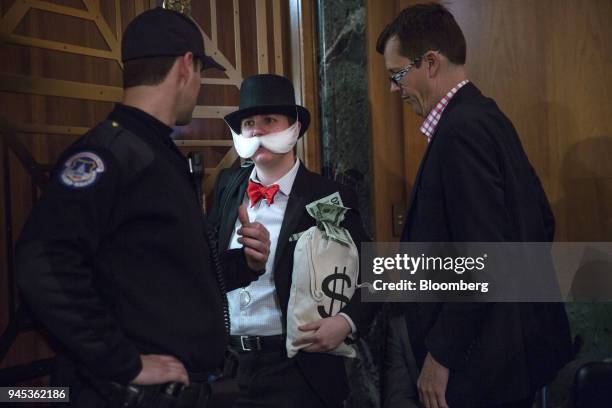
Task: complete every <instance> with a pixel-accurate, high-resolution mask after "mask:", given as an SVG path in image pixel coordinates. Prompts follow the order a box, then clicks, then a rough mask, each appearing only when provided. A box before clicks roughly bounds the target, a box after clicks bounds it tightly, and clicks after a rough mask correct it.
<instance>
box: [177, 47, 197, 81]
mask: <svg viewBox="0 0 612 408" xmlns="http://www.w3.org/2000/svg"><path fill="white" fill-rule="evenodd" d="M197 63H198V61H197V60H196V59H194V56H193V53H192V52H187V53H185V54H184V55H183V56H181V57H178V58H177V61H176V62H175V64H178V75H179V82H181V83H183V82H188V81H189V79H190V78H191V76H192V75H194V73H197V74H199V72H200V71H199V70H197Z"/></svg>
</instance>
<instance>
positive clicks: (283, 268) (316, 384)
mask: <svg viewBox="0 0 612 408" xmlns="http://www.w3.org/2000/svg"><path fill="white" fill-rule="evenodd" d="M252 169H253V166H248V167H244V168H239V169H228V170H224V171H222V172H221V173H220V174H219V176H218V178H217V181H216V185H215V192H214V198H213V199H214V204H213V211H212V213H211V219H212V221H213V222H215V223H216V224H217V225H218V228H219V231H218V235H219V247H220V248H227V246H228V245H229V241H230V238H231V234H232V231H233V228H234V225H235V223H236V218H237V214H238V213H237V210H238V206H239V205H240V204H242V201H243V199H244V193H245V191H246V188H247V184H248V179H249V175H250V174H251V171H252ZM226 189H229V191H227V192H225V190H226ZM336 191H338V192H339V193H340V196H341V197H342V201H343V203H344V205H345V206H346V207H349V208H351V210H349V211H348V212H347V214H346V218H345V220H344V222H343V224H342V225H343V226H344V227H345V228H346V229H348V231H349V232H350V233H351V236H352V238H353V240H354V241H355V244H356V245H357V248H358V249H359V248H360V243H361V242H363V241H366V240H368V237H367V234H366V232H365V231H364V229H363V224H362V222H361V218H360V216H359V213H358V207H357V197H356V195H355V194H354V193H353V192H352V191H350V190H348V189H347V188H346V187H343V186H342V185H340V184H338V183H336V182H334V181H331V180H328V179H326V178H324V177H322V176H320V175H318V174H315V173H312V172H310V171H308V170H307V169H306V168H305V167H304V165H302V164H300V168H299V170H298V173H297V175H296V178H295V182H294V184H293V187H292V190H291V193H290V195H289V201H288V203H287V209H286V212H285V217H284V219H283V224H282V226H281V231H280V234H279V237H278V244H277V248H276V258H275V261H274V262H275V264H274V283H275V286H276V294H277V296H278V300H279V304H280V306H281V309H282V314H283V326H284V329H285V330H286V324H287V304H288V302H289V290H290V288H291V275H292V271H293V251H294V249H295V245H296V242H295V241H293V242H289V237H290V236H291V235H293V234H295V233H298V232H302V231H305V230H307V229H308V228H310V227H312V226H314V225H315V221H314V219H313V218H312V217H310V215H308V213H307V212H306V209H305V206H306V205H307V204H309V203H311V202H312V201H315V200H318V199H320V198H323V197H325V196H328V195H330V194H332V193H334V192H336ZM375 311H376V309H375V306H374V305H373V304H365V303H364V304H362V303H361V302H360V296H359V291H357V292H355V295H354V296H353V298H352V300H351V302H349V304H348V305H346V306H345V307H344V309H343V310H342V312H344V313H346V314H347V315H349V316H350V317H351V319H352V320H353V322H354V323H355V325H356V326H357V330H358V332H360V333H361V332H364V331H366V329H367V325H368V324H369V323H370V321H371V319H372V317H373V314H374V313H375ZM295 358H296V359H297V363H298V365H299V367H300V368H301V370H302V371H303V373H304V376H305V377H306V379H307V381H309V383H310V385H311V386H312V387H313V388H314V389H315V390H316V391H317V392H318V393H319V395H320V396H321V397H322V398H323V400H324V401H326V403H328V404H329V406H333V407H336V406H339V405H340V404H341V403H342V401H343V400H344V399H345V398H346V395H347V393H348V385H347V380H346V373H345V369H344V361H343V359H342V358H341V357H338V356H332V355H330V354H324V353H307V352H299V353H298V354H297V356H296V357H295Z"/></svg>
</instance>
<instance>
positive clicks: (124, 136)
mask: <svg viewBox="0 0 612 408" xmlns="http://www.w3.org/2000/svg"><path fill="white" fill-rule="evenodd" d="M79 143H82V144H85V145H87V146H98V147H101V148H103V149H106V150H108V151H110V153H111V154H112V155H113V156H114V157H115V159H116V160H117V161H118V163H119V165H120V166H121V167H122V169H123V170H124V171H125V172H126V174H133V173H135V172H139V171H141V170H143V169H144V168H146V167H147V166H149V164H151V163H152V162H153V159H154V157H155V155H154V153H153V150H152V149H151V147H150V146H149V145H148V144H147V143H145V142H144V141H143V140H142V139H141V138H139V137H137V136H136V135H134V134H133V133H132V132H130V131H129V130H127V129H126V128H124V127H123V126H121V124H120V123H118V122H115V121H112V120H109V119H107V120H104V121H102V122H100V123H99V124H97V125H96V126H94V127H93V128H91V129H90V130H89V131H88V132H87V133H86V134H85V135H83V137H82V138H81V140H80V141H79Z"/></svg>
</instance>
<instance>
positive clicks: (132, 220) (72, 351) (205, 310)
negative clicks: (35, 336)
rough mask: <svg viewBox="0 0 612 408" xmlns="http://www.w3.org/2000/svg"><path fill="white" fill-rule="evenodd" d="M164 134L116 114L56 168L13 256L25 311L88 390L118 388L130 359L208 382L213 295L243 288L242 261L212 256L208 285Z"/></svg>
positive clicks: (217, 335) (196, 229)
mask: <svg viewBox="0 0 612 408" xmlns="http://www.w3.org/2000/svg"><path fill="white" fill-rule="evenodd" d="M171 131H172V129H171V128H170V127H168V126H166V125H164V124H163V123H161V122H159V121H158V120H157V119H155V118H153V117H152V116H149V115H148V114H146V113H144V112H142V111H140V110H138V109H135V108H132V107H128V106H124V105H118V106H117V107H116V108H115V110H114V111H113V112H112V113H111V114H110V116H109V118H108V120H106V121H104V122H102V123H101V124H99V125H98V126H96V127H95V128H93V129H92V130H91V131H89V132H88V133H87V134H85V135H84V136H83V137H82V138H81V139H79V140H78V141H77V142H76V143H75V144H74V145H72V146H71V147H70V148H69V149H68V150H67V151H66V152H65V153H64V154H63V155H62V156H61V158H60V160H59V161H58V165H57V166H56V168H55V169H54V171H53V173H52V176H51V181H50V184H49V185H48V187H47V188H46V189H45V191H44V193H43V194H42V196H41V197H40V199H39V200H38V202H37V203H36V205H35V207H34V209H33V211H32V213H31V215H30V218H29V220H28V221H27V223H26V225H25V227H24V229H23V232H22V234H21V237H20V239H19V242H18V245H17V269H18V271H17V272H18V284H19V287H20V288H21V290H22V293H23V296H24V298H25V300H26V301H27V304H28V305H29V306H30V307H31V309H32V310H33V312H34V313H35V315H36V316H37V317H38V318H39V319H40V320H41V321H42V323H43V324H44V326H46V328H48V330H49V331H50V332H51V334H52V335H53V337H55V338H56V339H57V340H58V342H59V345H60V346H61V348H62V349H63V350H64V351H65V353H66V356H67V357H68V358H69V359H71V360H72V361H75V362H76V365H77V366H78V367H79V370H81V369H82V370H84V371H87V372H89V373H90V374H91V375H93V376H94V377H95V378H98V379H104V380H112V381H116V382H120V383H127V382H129V381H130V380H132V379H133V378H134V377H135V376H136V375H137V374H138V373H139V372H140V370H141V362H140V358H139V356H140V354H170V355H173V356H175V357H176V358H178V359H179V360H180V361H181V362H182V363H183V364H184V365H185V366H186V368H187V370H188V371H189V372H190V374H193V373H202V372H207V371H212V370H214V369H215V368H217V367H218V366H219V365H220V364H221V363H222V359H223V355H224V350H225V347H226V341H227V331H228V329H227V327H229V322H228V321H227V319H225V320H226V321H224V314H225V316H227V310H226V309H227V308H226V306H224V305H226V300H225V295H224V293H223V291H222V290H231V289H232V288H235V287H239V286H243V285H245V284H248V282H250V281H251V280H252V279H253V278H254V277H255V274H254V273H252V271H250V270H249V269H248V267H247V265H246V261H245V258H244V254H243V251H242V250H235V251H228V252H226V253H224V254H222V255H223V256H222V262H223V267H224V271H225V276H224V277H223V278H220V277H219V276H216V274H215V267H214V265H213V261H212V259H211V249H210V246H209V242H208V240H207V235H206V229H205V225H204V219H203V216H202V211H201V208H200V206H199V203H198V199H197V197H196V193H195V189H194V188H193V184H192V180H191V178H190V175H189V171H188V166H187V163H186V161H185V158H184V157H183V156H182V154H181V153H180V152H179V150H178V149H177V148H176V147H175V145H174V143H173V141H172V139H171V138H170V133H171ZM218 269H220V268H218ZM224 286H225V287H224Z"/></svg>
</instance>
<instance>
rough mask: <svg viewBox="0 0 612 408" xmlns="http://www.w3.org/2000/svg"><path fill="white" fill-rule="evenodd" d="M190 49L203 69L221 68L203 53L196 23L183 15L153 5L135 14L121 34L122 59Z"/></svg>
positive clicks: (171, 55) (170, 55)
mask: <svg viewBox="0 0 612 408" xmlns="http://www.w3.org/2000/svg"><path fill="white" fill-rule="evenodd" d="M187 52H192V53H193V55H194V56H195V57H197V58H199V59H200V60H201V61H202V64H203V68H204V69H205V68H217V69H220V70H222V71H225V68H223V66H221V65H220V64H219V63H217V62H216V61H215V60H213V59H212V58H211V57H209V56H208V55H206V54H205V53H204V38H203V37H202V32H201V31H200V28H199V27H198V26H197V24H196V23H195V22H194V21H193V20H192V19H190V18H189V17H187V16H186V15H184V14H182V13H179V12H178V11H174V10H167V9H164V8H161V7H157V8H154V9H151V10H147V11H145V12H144V13H142V14H139V15H138V16H137V17H136V18H135V19H134V20H132V21H131V22H130V23H129V24H128V26H127V27H126V29H125V32H124V33H123V38H122V40H121V60H122V61H123V62H126V61H129V60H133V59H137V58H147V57H174V56H180V55H184V54H185V53H187Z"/></svg>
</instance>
